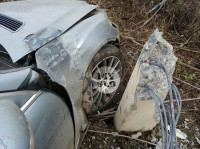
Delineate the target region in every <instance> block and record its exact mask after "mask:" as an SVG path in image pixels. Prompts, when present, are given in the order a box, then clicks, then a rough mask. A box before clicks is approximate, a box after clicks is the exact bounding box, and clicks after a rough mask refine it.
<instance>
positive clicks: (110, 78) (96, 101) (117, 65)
mask: <svg viewBox="0 0 200 149" xmlns="http://www.w3.org/2000/svg"><path fill="white" fill-rule="evenodd" d="M121 79H122V63H121V61H120V60H119V58H117V57H116V56H109V57H106V58H104V59H103V60H101V61H100V62H99V63H98V64H97V65H96V66H95V67H94V68H93V70H92V86H91V88H92V100H93V110H97V109H100V108H101V107H103V106H104V105H106V104H107V103H109V102H110V100H111V99H112V97H113V96H114V94H115V93H116V91H117V89H118V87H119V84H120V82H121Z"/></svg>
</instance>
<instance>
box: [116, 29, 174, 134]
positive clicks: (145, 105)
mask: <svg viewBox="0 0 200 149" xmlns="http://www.w3.org/2000/svg"><path fill="white" fill-rule="evenodd" d="M150 57H152V58H156V59H158V60H160V61H161V62H162V63H163V64H164V65H165V66H166V68H167V71H168V72H169V75H170V78H171V80H172V74H173V73H174V70H175V65H176V61H177V57H176V56H175V55H174V52H173V47H172V45H170V44H169V43H168V42H167V41H166V40H165V39H163V38H162V32H159V31H158V29H156V30H155V31H154V33H153V34H152V35H151V37H150V39H149V40H148V41H147V42H146V43H145V45H144V47H143V50H142V52H141V54H140V57H139V59H138V62H137V64H136V66H135V68H134V70H133V73H132V75H131V78H130V80H129V82H128V85H127V87H126V90H125V92H124V95H123V97H122V100H121V102H120V104H119V107H118V109H117V112H116V115H115V118H114V124H115V127H116V129H117V130H118V131H129V132H136V131H141V132H143V131H149V130H151V129H153V128H154V127H155V126H156V124H158V123H159V121H160V117H159V114H158V111H157V108H156V106H155V102H154V100H153V99H152V97H151V96H150V95H149V94H147V93H144V86H145V85H146V84H148V85H151V86H152V87H153V88H154V89H155V91H156V92H157V93H158V94H159V95H160V96H161V98H162V99H163V100H164V99H165V98H166V96H167V94H168V89H169V88H168V84H167V78H166V75H165V72H164V71H163V70H161V69H160V68H158V67H155V66H152V65H149V58H150Z"/></svg>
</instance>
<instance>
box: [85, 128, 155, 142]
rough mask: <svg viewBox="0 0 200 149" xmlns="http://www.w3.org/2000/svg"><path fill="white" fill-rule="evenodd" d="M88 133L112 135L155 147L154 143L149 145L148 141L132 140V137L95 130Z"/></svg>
mask: <svg viewBox="0 0 200 149" xmlns="http://www.w3.org/2000/svg"><path fill="white" fill-rule="evenodd" d="M88 132H92V133H99V134H105V135H112V136H113V137H122V138H127V139H130V140H135V141H139V142H143V143H147V144H150V145H154V146H156V144H154V143H151V142H149V141H145V140H141V139H134V138H133V137H130V136H126V135H121V134H119V133H117V132H112V133H110V132H102V131H96V130H88Z"/></svg>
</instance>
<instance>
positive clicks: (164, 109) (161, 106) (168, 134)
mask: <svg viewBox="0 0 200 149" xmlns="http://www.w3.org/2000/svg"><path fill="white" fill-rule="evenodd" d="M149 60H150V62H149V64H150V65H154V66H157V67H159V68H161V69H163V71H164V72H165V74H166V77H167V82H168V87H169V98H170V100H169V101H170V102H169V105H168V104H165V103H164V102H163V99H162V98H161V97H160V96H159V95H158V93H156V91H155V90H154V88H153V87H152V86H150V85H145V90H144V92H147V93H149V94H150V95H151V96H152V98H153V100H154V101H155V104H156V107H157V109H158V113H159V116H160V124H161V133H162V149H174V148H176V149H177V148H178V143H177V137H176V125H177V123H178V120H179V116H180V112H181V106H182V101H181V96H180V93H179V91H178V89H177V87H176V86H175V85H174V84H173V83H172V81H171V79H170V77H169V73H168V71H167V69H166V67H165V65H164V64H163V63H162V62H161V61H159V60H158V59H156V58H149ZM173 95H174V97H175V100H176V103H177V109H178V110H177V113H176V116H175V111H174V101H173ZM167 113H168V114H167ZM163 116H164V117H163ZM168 120H169V126H170V128H169V130H168Z"/></svg>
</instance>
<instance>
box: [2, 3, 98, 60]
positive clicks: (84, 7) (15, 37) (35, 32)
mask: <svg viewBox="0 0 200 149" xmlns="http://www.w3.org/2000/svg"><path fill="white" fill-rule="evenodd" d="M97 7H98V6H94V5H89V4H87V3H86V2H83V1H47V0H46V1H17V2H6V3H0V14H2V15H5V16H8V17H11V18H13V19H16V20H19V21H21V22H23V23H24V25H23V26H22V27H21V28H20V29H19V30H18V31H17V32H11V31H10V30H8V29H6V28H4V27H2V26H1V25H0V44H1V45H2V46H3V47H4V48H5V49H6V51H7V52H8V53H9V55H10V56H11V58H12V60H13V62H16V61H18V60H19V59H21V58H22V57H24V56H25V55H27V54H29V53H31V52H32V51H35V50H37V49H38V48H40V47H41V46H43V45H44V44H46V43H47V42H49V41H51V40H53V39H54V38H56V37H58V36H60V35H61V34H62V33H63V32H65V31H66V30H68V29H69V28H70V27H71V26H73V25H74V24H75V23H77V22H78V21H79V20H80V19H82V18H83V17H84V16H85V15H87V14H88V13H90V12H91V11H92V10H94V9H96V8H97Z"/></svg>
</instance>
